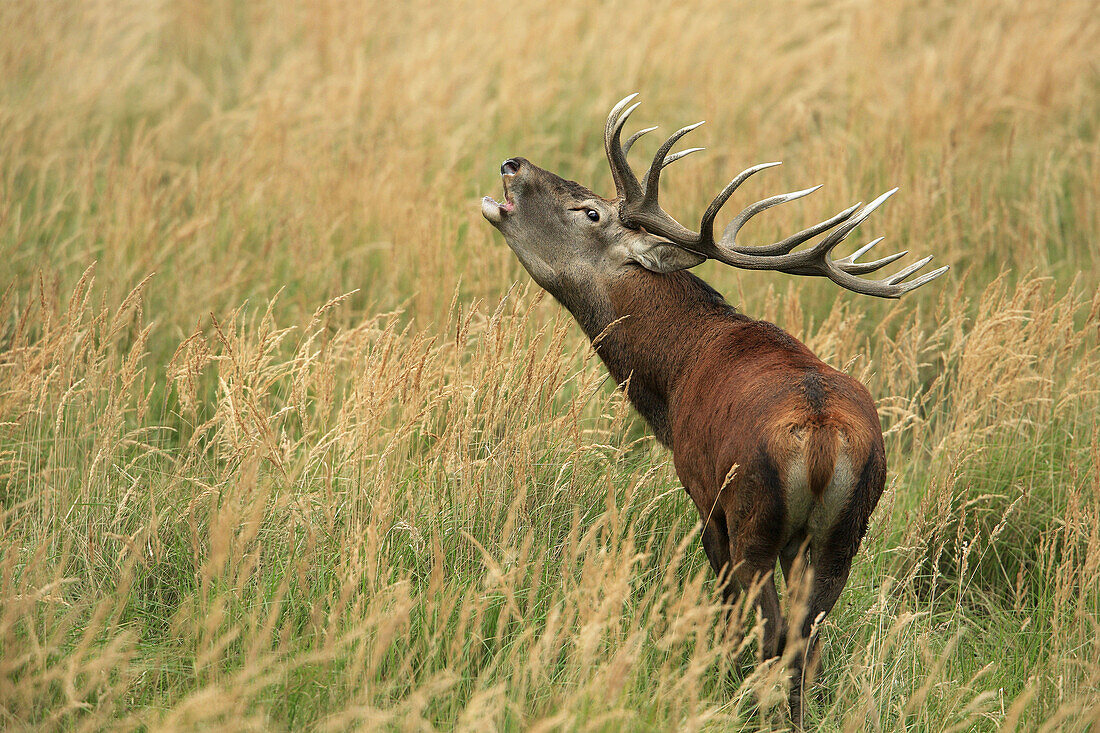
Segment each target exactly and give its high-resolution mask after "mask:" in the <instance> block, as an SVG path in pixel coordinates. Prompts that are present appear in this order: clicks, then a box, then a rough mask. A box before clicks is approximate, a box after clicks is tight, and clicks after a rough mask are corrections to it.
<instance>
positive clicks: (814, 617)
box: [788, 453, 886, 729]
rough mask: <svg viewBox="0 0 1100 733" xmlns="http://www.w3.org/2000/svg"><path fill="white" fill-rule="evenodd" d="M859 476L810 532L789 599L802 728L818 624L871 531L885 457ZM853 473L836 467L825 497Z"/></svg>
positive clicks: (795, 712) (793, 697)
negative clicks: (837, 508) (838, 507)
mask: <svg viewBox="0 0 1100 733" xmlns="http://www.w3.org/2000/svg"><path fill="white" fill-rule="evenodd" d="M838 465H839V464H838ZM858 476H859V478H858V481H855V482H854V484H855V485H854V487H853V490H852V491H851V492H846V493H847V495H846V498H845V501H844V502H843V504H842V505H841V507H842V508H841V510H840V511H839V512H829V515H830V516H829V517H828V521H827V522H823V523H821V524H820V525H819V526H818V527H817V528H816V530H815V531H813V532H812V533H811V538H810V547H809V561H808V563H806V568H807V572H805V573H802V574H801V575H802V578H801V579H800V580H796V583H795V586H794V593H793V594H792V595H791V596H790V598H791V599H793V602H789V603H788V607H789V609H790V612H791V618H790V629H791V634H790V637H791V638H790V643H791V644H794V645H795V652H794V654H793V655H792V658H791V692H790V706H791V718H792V720H793V722H794V724H795V726H796V728H799V729H801V727H802V718H803V702H802V698H803V688H804V687H805V686H806V685H807V684H811V683H812V681H813V678H814V676H815V675H816V673H817V669H818V666H819V664H820V658H819V656H818V653H817V626H818V625H819V624H820V623H821V622H822V621H823V620H824V619H825V617H826V616H827V615H828V614H829V612H830V611H832V610H833V606H835V605H836V602H837V599H839V598H840V594H841V592H842V591H843V590H844V586H845V585H847V583H848V573H849V571H850V570H851V567H852V559H853V558H854V557H855V554H856V552H857V551H858V550H859V546H860V543H861V542H862V540H863V535H864V534H865V533H866V532H867V522H868V520H869V519H870V517H871V512H872V511H873V510H874V508H875V504H877V503H878V498H879V496H880V495H881V494H882V489H883V486H884V484H885V481H886V468H885V463H884V462H883V460H882V456H881V455H880V454H878V453H873V454H872V455H871V456H870V457H869V458H868V460H867V461H866V462H865V463H864V464H863V467H862V469H861V470H860V472H859V474H858ZM850 477H851V474H850V473H849V474H848V475H847V476H844V475H843V473H842V472H840V471H838V473H837V474H835V475H834V480H833V484H830V486H829V489H828V490H827V491H826V495H828V492H829V491H831V490H833V489H834V488H835V487H836V486H837V485H838V484H840V483H843V482H844V481H845V480H848V481H850V480H851V478H850ZM811 521H812V520H811ZM803 557H805V556H804V555H803ZM799 564H801V563H800V562H795V563H794V574H795V576H796V578H797V577H798V576H799V573H798V566H799Z"/></svg>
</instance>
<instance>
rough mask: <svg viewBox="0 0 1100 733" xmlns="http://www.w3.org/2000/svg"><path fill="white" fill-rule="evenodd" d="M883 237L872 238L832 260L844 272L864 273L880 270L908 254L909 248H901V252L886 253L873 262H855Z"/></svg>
mask: <svg viewBox="0 0 1100 733" xmlns="http://www.w3.org/2000/svg"><path fill="white" fill-rule="evenodd" d="M884 239H886V237H879V238H878V239H872V240H871V241H870V242H868V243H867V244H865V245H863V246H862V247H860V248H859V249H857V250H856V251H855V252H853V253H852V254H850V255H848V256H847V257H845V258H843V259H839V260H833V262H834V263H835V264H836V266H837V267H839V268H840V269H842V270H844V271H845V272H848V273H851V274H852V275H866V274H867V273H869V272H874V271H875V270H880V269H882V268H883V267H886V266H887V265H889V264H890V263H891V262H896V261H897V260H900V259H901V258H902V257H904V256H905V255H907V254H909V250H907V249H903V250H902V251H901V252H895V253H894V254H892V255H887V256H886V257H883V258H882V259H880V260H875V261H874V262H856V260H858V259H859V258H860V257H861V256H863V255H864V254H866V253H867V252H868V251H869V250H870V249H871V248H872V247H874V246H875V245H876V244H878V243H879V242H881V241H882V240H884Z"/></svg>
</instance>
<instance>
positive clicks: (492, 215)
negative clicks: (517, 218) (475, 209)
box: [482, 160, 519, 223]
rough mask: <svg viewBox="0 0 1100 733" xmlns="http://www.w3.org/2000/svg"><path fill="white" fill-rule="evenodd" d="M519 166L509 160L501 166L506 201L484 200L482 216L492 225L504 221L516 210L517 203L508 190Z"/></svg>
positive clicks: (501, 181)
mask: <svg viewBox="0 0 1100 733" xmlns="http://www.w3.org/2000/svg"><path fill="white" fill-rule="evenodd" d="M518 171H519V165H518V164H517V163H516V162H515V161H513V160H507V161H505V162H504V164H503V165H502V166H500V183H502V185H503V187H504V200H503V201H498V200H496V199H495V198H493V197H492V196H486V197H485V198H483V199H482V216H484V217H485V218H486V219H488V220H489V221H491V222H492V223H500V222H502V221H504V217H506V216H507V215H509V214H511V212H513V211H515V210H516V201H515V200H514V199H513V198H511V192H509V190H508V179H509V178H511V177H513V176H514V175H516V173H517V172H518Z"/></svg>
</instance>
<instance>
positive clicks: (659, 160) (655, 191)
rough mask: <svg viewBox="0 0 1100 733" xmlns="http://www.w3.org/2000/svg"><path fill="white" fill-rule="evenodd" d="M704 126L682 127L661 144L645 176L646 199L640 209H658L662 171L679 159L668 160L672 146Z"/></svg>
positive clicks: (697, 123) (682, 155)
mask: <svg viewBox="0 0 1100 733" xmlns="http://www.w3.org/2000/svg"><path fill="white" fill-rule="evenodd" d="M701 124H703V121H700V122H696V123H695V124H694V125H688V126H687V127H681V128H680V129H679V130H677V131H676V132H674V133H672V134H671V135H669V136H668V139H667V140H665V141H664V142H663V143H661V147H659V148H657V152H656V153H655V154H654V155H653V162H652V163H650V164H649V171H648V172H647V173H646V174H645V179H644V180H645V184H644V185H645V198H643V199H642V201H641V203H640V204H639V205H638V208H639V209H643V210H645V209H649V208H656V206H657V199H658V196H659V195H660V185H661V169H663V168H664V167H665V166H666V165H668V164H669V163H672V162H674V161H676V160H677V159H678V158H677V157H672V160H668V157H671V156H669V155H668V151H670V150H672V146H673V145H675V144H676V143H677V142H679V140H680V138H682V137H683V136H684V135H686V134H688V133H689V132H691V131H692V130H694V129H695V128H697V127H699V125H701ZM688 154H689V153H683V154H680V155H679V156H678V157H679V158H682V157H684V155H688Z"/></svg>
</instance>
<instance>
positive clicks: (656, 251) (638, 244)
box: [627, 232, 707, 273]
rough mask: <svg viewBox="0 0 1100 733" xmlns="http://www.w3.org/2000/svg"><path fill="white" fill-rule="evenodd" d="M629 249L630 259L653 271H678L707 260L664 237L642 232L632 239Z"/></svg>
mask: <svg viewBox="0 0 1100 733" xmlns="http://www.w3.org/2000/svg"><path fill="white" fill-rule="evenodd" d="M627 249H628V250H629V252H630V255H629V259H631V260H633V261H634V262H637V263H638V264H639V265H641V266H642V267H644V268H645V269H647V270H651V271H653V272H660V273H666V272H676V271H677V270H686V269H688V268H689V267H695V266H696V265H699V264H702V263H703V262H705V261H706V259H707V258H706V257H704V256H703V255H701V254H696V253H695V252H689V251H688V250H686V249H681V248H679V247H677V246H676V245H675V244H673V243H672V242H670V241H668V240H667V239H665V238H663V237H658V236H656V235H653V234H649V233H648V232H646V233H641V234H639V235H638V236H637V237H633V238H632V239H631V242H630V244H629V245H628V247H627Z"/></svg>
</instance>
